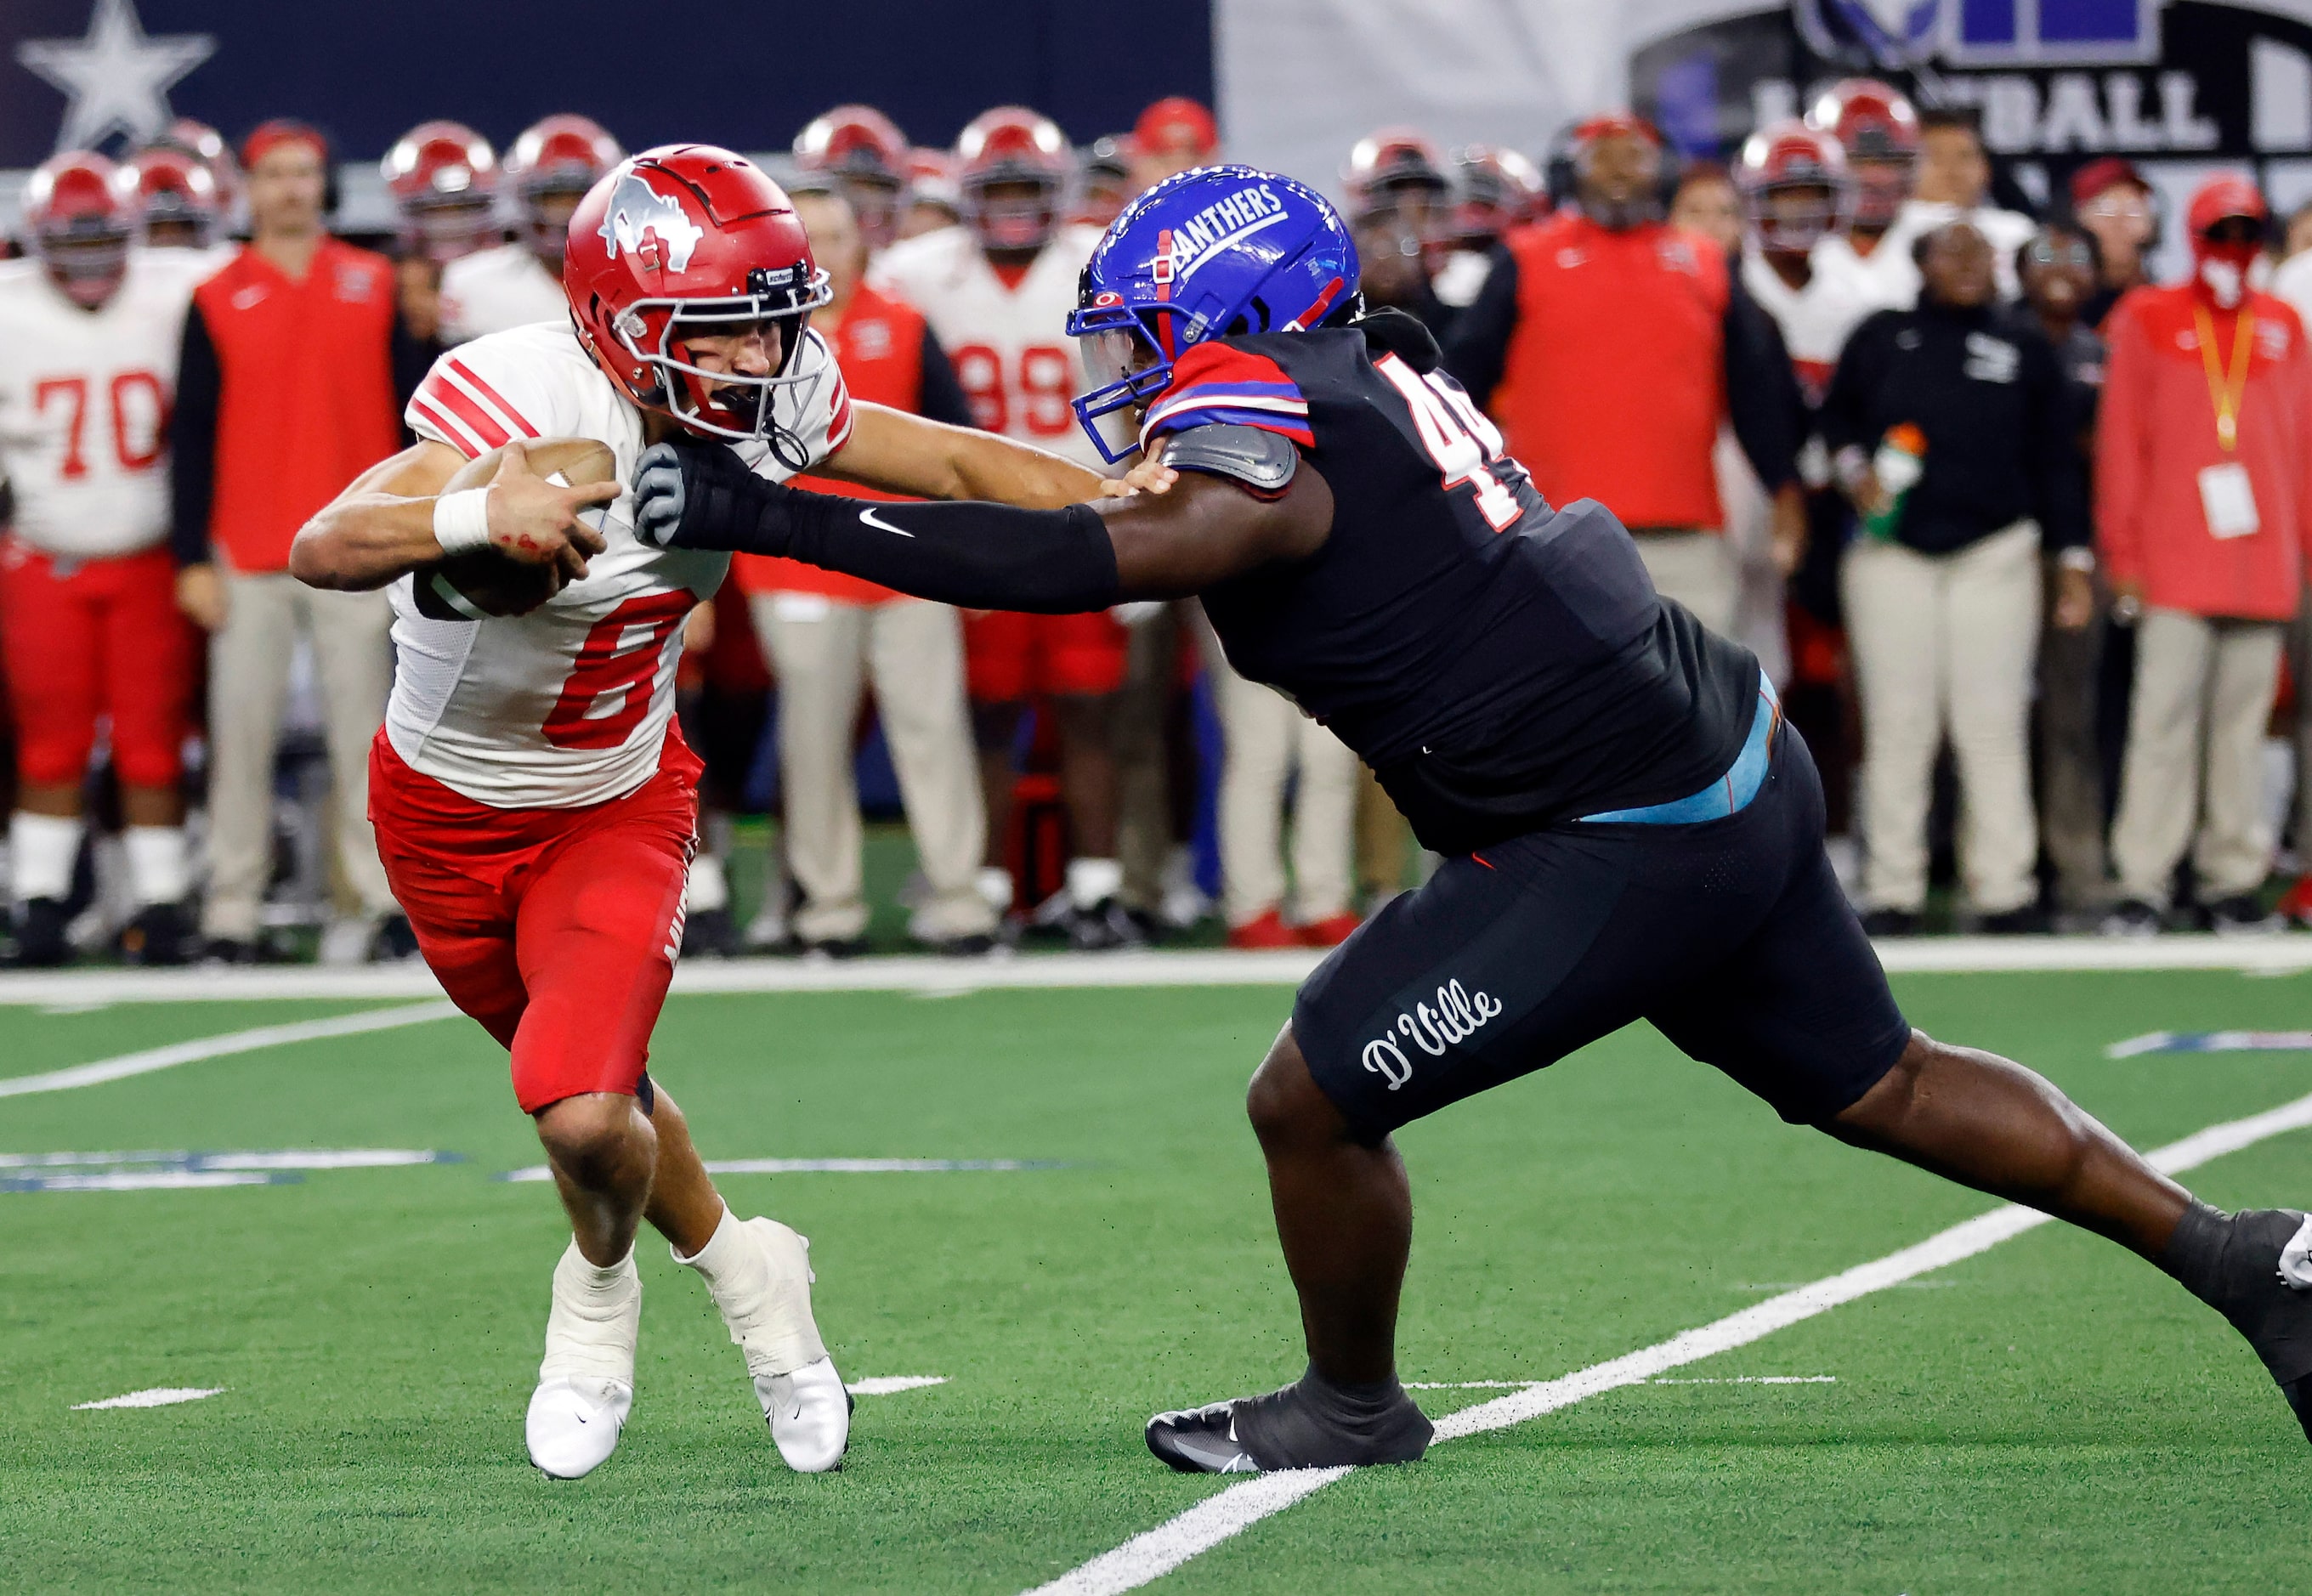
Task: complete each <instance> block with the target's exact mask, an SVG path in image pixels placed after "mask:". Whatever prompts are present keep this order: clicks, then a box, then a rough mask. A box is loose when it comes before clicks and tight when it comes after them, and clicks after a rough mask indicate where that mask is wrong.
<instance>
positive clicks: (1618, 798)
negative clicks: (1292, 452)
mask: <svg viewBox="0 0 2312 1596" xmlns="http://www.w3.org/2000/svg"><path fill="white" fill-rule="evenodd" d="M1212 423H1241V424H1249V425H1253V426H1258V427H1263V428H1265V429H1267V430H1268V431H1271V432H1278V433H1281V434H1283V436H1285V437H1287V438H1289V439H1291V440H1292V441H1293V442H1294V443H1295V444H1296V445H1298V446H1299V447H1300V450H1301V452H1302V454H1303V455H1304V457H1305V458H1307V460H1308V461H1309V463H1310V464H1311V465H1313V466H1315V467H1316V468H1317V469H1318V470H1319V471H1320V472H1322V473H1323V474H1324V476H1325V480H1326V482H1327V484H1329V485H1330V487H1331V488H1332V492H1333V501H1334V518H1333V528H1332V532H1331V535H1330V536H1328V537H1327V539H1326V542H1325V545H1324V546H1323V547H1322V548H1320V549H1319V550H1318V552H1317V553H1316V554H1313V555H1310V556H1309V558H1308V559H1306V560H1302V561H1299V562H1295V563H1286V564H1279V565H1272V566H1268V567H1265V568H1264V569H1262V570H1259V571H1254V572H1252V573H1250V574H1248V575H1246V576H1243V577H1239V578H1238V579H1236V580H1231V581H1229V582H1226V583H1223V584H1222V585H1220V586H1218V587H1215V588H1213V589H1208V590H1207V591H1206V592H1205V594H1204V608H1205V611H1206V613H1207V614H1208V615H1210V616H1211V618H1212V623H1213V628H1214V630H1215V631H1216V632H1218V633H1219V635H1220V639H1221V642H1222V647H1223V648H1225V649H1226V650H1227V652H1228V657H1229V660H1230V663H1231V664H1232V665H1234V666H1235V667H1236V668H1237V669H1238V670H1239V672H1241V673H1242V674H1243V675H1245V676H1248V677H1250V678H1251V679H1253V680H1254V681H1257V682H1265V683H1267V684H1269V685H1272V686H1274V687H1277V688H1279V689H1281V690H1283V692H1285V693H1289V694H1291V695H1292V698H1293V699H1294V700H1295V701H1296V702H1299V704H1300V707H1301V708H1302V709H1303V710H1304V711H1307V712H1309V714H1311V715H1314V716H1316V717H1317V718H1318V720H1321V721H1323V722H1324V723H1325V724H1326V725H1327V726H1328V727H1329V728H1331V729H1332V730H1333V731H1334V732H1335V733H1336V734H1337V735H1338V736H1339V737H1340V738H1341V740H1342V741H1343V742H1344V743H1346V744H1347V745H1348V746H1350V747H1351V748H1353V749H1354V750H1355V751H1356V753H1357V754H1359V756H1361V757H1362V759H1363V760H1364V761H1365V762H1366V763H1368V764H1369V765H1371V767H1372V769H1373V771H1374V772H1375V773H1376V774H1377V775H1378V776H1379V779H1380V781H1381V783H1382V785H1383V786H1384V787H1385V788H1386V789H1388V793H1389V796H1390V797H1391V798H1394V799H1395V800H1396V802H1397V807H1399V808H1400V809H1402V810H1403V811H1404V813H1405V815H1406V818H1407V819H1408V820H1410V821H1411V822H1412V823H1413V825H1414V832H1415V833H1416V834H1417V835H1418V836H1419V837H1420V839H1421V841H1422V842H1423V845H1424V846H1426V847H1429V848H1433V849H1436V850H1440V851H1442V852H1447V853H1458V852H1466V851H1467V850H1470V849H1472V848H1478V847H1483V846H1484V845H1485V844H1486V843H1487V842H1498V841H1501V840H1502V839H1505V838H1508V837H1511V836H1517V835H1520V834H1522V833H1527V832H1530V831H1534V830H1537V829H1539V828H1540V827H1543V826H1546V825H1549V824H1555V823H1559V822H1563V821H1567V820H1572V819H1577V818H1579V817H1580V816H1581V815H1589V814H1596V813H1598V812H1601V811H1604V810H1609V809H1621V808H1632V807H1642V806H1644V805H1647V804H1654V803H1665V802H1668V801H1669V800H1672V799H1675V798H1685V797H1686V796H1688V795H1689V794H1692V793H1695V792H1698V791H1700V790H1701V789H1703V788H1704V787H1707V786H1708V785H1709V784H1710V783H1711V782H1712V781H1715V780H1717V779H1718V778H1719V777H1720V776H1721V775H1723V774H1724V773H1725V772H1726V769H1727V767H1728V766H1729V765H1730V764H1731V763H1733V761H1734V757H1735V755H1736V754H1738V752H1739V751H1740V748H1741V746H1742V742H1743V739H1744V738H1745V737H1747V735H1748V733H1749V728H1750V718H1751V715H1752V713H1753V712H1754V711H1755V709H1756V703H1757V700H1758V693H1757V686H1758V664H1757V660H1756V658H1754V657H1753V656H1752V655H1751V654H1750V653H1749V651H1748V650H1746V649H1744V648H1742V647H1741V646H1740V645H1739V644H1737V643H1734V642H1731V641H1728V640H1727V639H1724V638H1721V637H1718V636H1716V635H1714V634H1713V633H1712V632H1708V631H1707V630H1706V629H1704V628H1703V625H1702V624H1700V623H1699V622H1697V621H1696V620H1695V618H1694V617H1693V616H1692V615H1690V614H1688V613H1687V612H1686V610H1685V609H1684V608H1683V607H1681V606H1678V605H1677V604H1675V603H1673V602H1670V601H1668V600H1666V599H1664V598H1662V597H1660V596H1659V595H1658V594H1656V593H1655V591H1654V588H1653V584H1652V582H1651V580H1649V579H1648V577H1647V575H1646V571H1645V567H1644V565H1643V564H1642V563H1640V561H1639V558H1638V551H1637V545H1635V543H1633V541H1632V539H1631V537H1630V535H1629V533H1628V532H1627V531H1625V529H1624V528H1623V527H1622V525H1621V523H1620V522H1619V521H1617V520H1616V519H1614V517H1613V515H1612V513H1611V512H1609V511H1608V510H1607V509H1606V508H1605V507H1604V506H1603V505H1600V504H1598V503H1597V502H1595V501H1590V500H1583V501H1579V502H1576V503H1573V504H1571V505H1567V506H1565V507H1564V508H1563V509H1556V508H1553V507H1552V506H1551V505H1549V504H1548V503H1546V501H1544V500H1543V499H1542V497H1541V495H1540V494H1539V493H1536V492H1535V491H1534V487H1533V484H1532V483H1531V482H1530V481H1529V480H1528V477H1527V475H1526V473H1525V470H1524V468H1523V467H1520V466H1519V464H1518V463H1517V462H1516V461H1515V460H1513V459H1511V458H1508V457H1507V456H1505V455H1504V454H1503V453H1502V440H1501V435H1500V433H1499V432H1497V431H1495V429H1494V428H1493V424H1492V423H1490V422H1489V421H1488V420H1486V418H1485V417H1484V414H1483V413H1481V412H1480V411H1479V410H1478V409H1477V407H1476V405H1475V404H1473V403H1472V402H1471V401H1470V399H1469V397H1468V396H1467V394H1466V393H1464V392H1463V391H1462V389H1461V388H1460V387H1459V385H1458V384H1457V383H1455V382H1454V381H1453V379H1451V378H1449V377H1448V376H1446V375H1445V374H1444V373H1443V372H1442V371H1440V370H1439V369H1438V360H1437V350H1436V345H1435V344H1434V343H1433V342H1432V340H1431V339H1430V338H1429V336H1428V335H1427V333H1426V332H1425V331H1424V330H1423V328H1422V327H1420V325H1419V323H1417V322H1415V321H1414V320H1412V319H1411V318H1407V317H1403V316H1398V315H1395V314H1392V313H1389V312H1381V313H1379V314H1377V315H1374V316H1371V317H1368V318H1364V319H1363V320H1362V321H1360V322H1358V323H1356V324H1355V325H1353V326H1351V327H1331V328H1320V329H1318V330H1315V331H1309V332H1292V333H1265V334H1257V335H1251V336H1241V337H1231V338H1222V339H1215V340H1210V341H1207V342H1204V343H1202V344H1195V345H1193V346H1192V347H1191V348H1190V349H1189V350H1188V351H1187V353H1185V354H1184V355H1183V356H1182V358H1181V360H1180V361H1179V362H1178V365H1177V366H1176V367H1175V368H1174V374H1173V381H1172V384H1171V386H1170V387H1169V388H1167V389H1166V390H1165V391H1164V393H1163V394H1161V395H1160V396H1159V397H1158V398H1157V399H1156V400H1155V401H1154V403H1152V405H1151V406H1150V407H1149V410H1148V413H1147V420H1146V423H1145V432H1146V436H1147V437H1148V438H1149V439H1150V440H1154V439H1156V438H1159V437H1161V436H1162V435H1164V434H1166V433H1169V432H1180V431H1185V430H1187V429H1188V428H1190V427H1195V426H1201V425H1206V424H1212Z"/></svg>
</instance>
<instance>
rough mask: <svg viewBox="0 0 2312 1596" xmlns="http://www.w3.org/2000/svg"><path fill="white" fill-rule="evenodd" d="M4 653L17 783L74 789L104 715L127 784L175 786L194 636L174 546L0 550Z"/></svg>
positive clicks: (19, 544) (10, 545)
mask: <svg viewBox="0 0 2312 1596" xmlns="http://www.w3.org/2000/svg"><path fill="white" fill-rule="evenodd" d="M0 648H4V649H5V650H6V658H7V664H8V702H9V708H10V709H11V710H12V711H13V713H14V715H15V718H16V772H17V775H18V777H19V778H20V779H21V780H22V781H31V782H39V783H40V784H42V785H47V786H55V785H59V784H64V783H76V782H78V781H80V779H81V778H82V777H83V775H85V774H86V773H87V772H88V756H89V751H90V750H91V749H92V748H93V747H94V746H95V745H96V723H97V720H98V718H99V717H100V716H109V717H111V720H112V767H113V769H114V771H115V772H118V775H119V777H120V780H121V781H123V782H125V783H127V785H128V786H131V787H164V788H172V787H174V786H176V784H177V778H178V777H179V776H180V774H181V773H182V772H183V768H184V767H183V758H184V745H185V720H186V714H187V711H188V709H189V708H190V705H191V702H192V692H193V648H194V638H193V629H192V624H191V623H189V622H188V621H187V620H186V619H185V617H184V616H183V615H181V614H180V613H179V612H178V609H177V564H176V562H175V560H174V559H172V558H171V556H170V554H169V551H168V550H167V549H165V548H159V549H145V550H143V551H141V552H139V553H137V554H115V555H112V556H110V557H109V558H105V559H101V560H71V559H65V558H61V557H59V556H57V555H54V554H48V553H46V552H44V551H42V550H40V549H37V548H34V547H33V546H32V545H31V544H28V543H25V542H23V541H22V539H19V538H13V537H12V538H9V539H8V540H7V542H6V543H5V544H4V545H0Z"/></svg>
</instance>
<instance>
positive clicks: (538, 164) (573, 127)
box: [503, 112, 626, 262]
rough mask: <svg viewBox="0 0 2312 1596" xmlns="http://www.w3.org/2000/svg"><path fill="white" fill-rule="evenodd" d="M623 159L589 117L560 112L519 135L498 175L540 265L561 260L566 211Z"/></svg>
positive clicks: (567, 221)
mask: <svg viewBox="0 0 2312 1596" xmlns="http://www.w3.org/2000/svg"><path fill="white" fill-rule="evenodd" d="M625 158H626V152H625V151H624V150H622V149H620V148H618V141H617V139H614V138H612V137H611V136H610V135H609V134H608V133H605V132H604V131H603V130H602V125H601V124H600V123H599V122H597V121H595V120H593V119H592V118H590V117H580V116H574V115H570V114H568V113H566V112H565V113H563V114H559V115H556V116H551V117H547V118H543V119H542V120H539V121H537V122H533V123H531V124H530V126H528V127H525V128H523V129H522V130H521V135H520V136H518V137H517V138H516V139H515V140H514V141H513V146H512V148H511V149H509V150H507V151H506V158H505V165H504V169H503V170H504V173H505V177H506V180H507V181H508V182H509V183H511V184H512V187H513V192H514V198H515V200H516V202H517V203H518V204H519V205H521V226H522V231H524V232H525V233H527V234H528V235H529V243H530V248H531V249H533V250H535V251H536V252H537V253H538V255H539V257H540V258H541V259H544V260H547V261H548V262H553V261H558V260H560V259H561V258H562V250H563V246H564V245H565V243H567V242H568V240H569V237H570V213H571V211H572V210H574V208H575V207H576V205H577V202H578V201H579V200H580V199H582V198H583V197H585V194H586V191H587V190H588V189H589V188H592V187H593V186H594V185H595V184H597V183H599V182H600V181H601V180H602V174H603V173H604V172H606V171H609V170H610V169H611V168H612V167H614V166H616V165H617V164H618V162H619V161H622V160H624V159H625ZM564 202H567V203H564Z"/></svg>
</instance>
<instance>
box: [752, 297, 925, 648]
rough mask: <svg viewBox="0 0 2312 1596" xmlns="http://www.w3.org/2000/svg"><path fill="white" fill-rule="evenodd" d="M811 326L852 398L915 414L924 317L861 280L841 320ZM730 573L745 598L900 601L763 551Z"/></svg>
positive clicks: (866, 493) (834, 485) (848, 493)
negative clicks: (824, 340)
mask: <svg viewBox="0 0 2312 1596" xmlns="http://www.w3.org/2000/svg"><path fill="white" fill-rule="evenodd" d="M812 325H813V326H815V327H819V329H820V331H822V332H824V333H826V334H827V335H828V343H829V344H832V345H833V346H834V349H835V358H836V363H837V364H839V365H840V366H841V367H842V368H843V380H844V384H845V387H847V388H849V389H850V390H851V397H852V398H853V399H854V400H858V399H865V400H867V401H868V402H869V403H871V404H875V405H886V406H889V407H890V408H892V409H894V410H905V411H906V412H908V413H909V414H914V413H915V411H916V409H917V408H918V407H919V406H921V404H922V401H923V386H924V318H923V314H922V312H920V311H918V310H916V309H915V307H914V306H913V305H910V304H909V303H907V301H905V300H903V299H900V298H898V296H897V295H895V294H888V293H879V292H876V291H875V290H874V289H871V288H870V287H868V286H867V285H866V284H865V283H861V284H860V285H859V286H858V287H857V288H856V289H854V290H853V291H852V294H851V302H850V303H849V304H847V305H845V306H844V308H843V318H842V319H841V320H840V321H838V322H836V323H835V324H834V325H833V326H832V327H829V326H828V322H827V321H826V320H825V319H824V318H815V319H814V321H813V323H812ZM794 485H795V486H797V487H799V488H810V489H812V490H814V491H816V492H818V493H841V494H843V495H845V497H848V498H853V499H896V498H898V497H900V495H898V494H896V493H878V492H877V491H876V490H875V489H873V488H863V487H860V486H858V485H857V484H853V483H847V482H837V481H835V480H834V479H833V478H831V477H823V476H798V477H796V478H795V479H794ZM731 574H732V575H733V576H734V577H736V578H737V579H738V582H739V586H740V589H741V590H743V591H745V592H747V593H750V594H752V593H816V594H819V596H820V597H825V598H830V599H833V600H834V601H835V602H836V603H837V604H859V605H865V604H888V603H889V602H890V601H891V600H892V599H894V598H897V597H899V595H898V594H897V593H894V592H893V591H891V589H889V588H886V587H882V586H880V585H879V584H877V583H874V582H871V581H869V580H866V579H865V578H863V577H856V576H849V575H846V574H845V573H844V572H842V571H822V570H820V569H819V567H818V566H816V565H806V564H804V563H802V562H801V561H800V560H781V559H775V558H773V557H771V556H769V555H766V554H740V555H738V556H737V557H736V558H734V559H733V560H732V561H731Z"/></svg>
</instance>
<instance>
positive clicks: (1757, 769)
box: [1581, 670, 1782, 825]
mask: <svg viewBox="0 0 2312 1596" xmlns="http://www.w3.org/2000/svg"><path fill="white" fill-rule="evenodd" d="M1781 724H1782V700H1781V699H1779V698H1777V697H1775V696H1774V685H1773V683H1772V682H1770V681H1768V680H1767V679H1766V673H1765V671H1763V670H1762V671H1760V672H1759V673H1758V711H1757V713H1756V714H1755V715H1753V716H1751V717H1750V735H1749V737H1747V738H1746V739H1744V741H1743V744H1742V752H1741V753H1739V754H1736V755H1735V756H1734V763H1732V764H1730V765H1729V766H1728V767H1727V769H1726V773H1725V774H1724V775H1722V776H1721V777H1719V778H1718V780H1717V781H1712V783H1711V784H1710V785H1709V786H1707V787H1705V788H1703V789H1702V790H1701V791H1700V792H1697V793H1694V794H1692V795H1691V796H1689V797H1686V798H1673V799H1671V800H1670V801H1669V802H1668V803H1666V804H1649V805H1647V806H1646V807H1644V808H1642V809H1607V810H1605V811H1604V812H1603V813H1600V814H1597V815H1583V816H1581V818H1582V820H1583V821H1584V822H1589V821H1599V822H1611V823H1612V824H1616V825H1699V824H1702V823H1703V821H1706V820H1723V819H1725V818H1726V816H1728V815H1738V814H1740V813H1741V812H1742V811H1743V810H1744V809H1746V808H1747V807H1749V803H1750V800H1751V799H1752V798H1756V797H1757V796H1758V789H1759V788H1761V787H1763V786H1765V784H1766V766H1767V765H1768V763H1771V761H1772V757H1773V748H1774V728H1776V727H1778V726H1780V725H1781Z"/></svg>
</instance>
